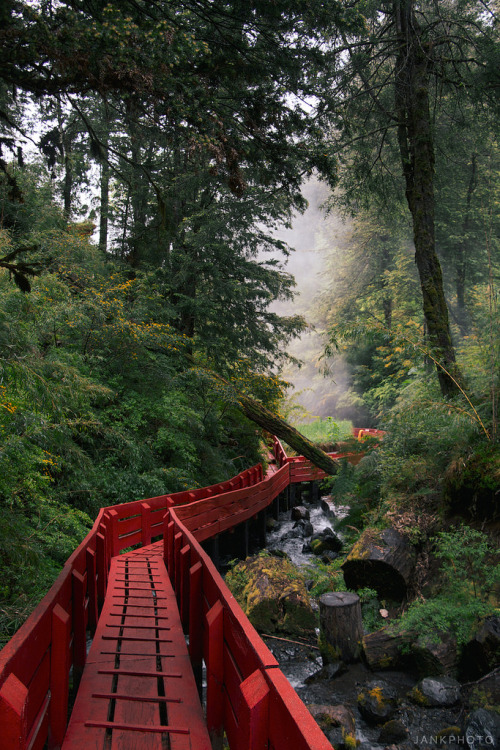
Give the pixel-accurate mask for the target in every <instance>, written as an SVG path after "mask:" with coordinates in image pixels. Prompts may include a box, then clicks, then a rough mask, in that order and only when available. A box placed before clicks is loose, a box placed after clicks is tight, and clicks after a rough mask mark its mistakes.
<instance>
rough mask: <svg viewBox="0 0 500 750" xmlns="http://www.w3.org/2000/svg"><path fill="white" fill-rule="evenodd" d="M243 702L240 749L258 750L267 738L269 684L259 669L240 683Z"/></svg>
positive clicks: (240, 723)
mask: <svg viewBox="0 0 500 750" xmlns="http://www.w3.org/2000/svg"><path fill="white" fill-rule="evenodd" d="M240 689H241V693H242V696H243V702H242V705H241V709H240V716H239V734H240V737H241V740H242V744H241V745H240V747H241V750H260V748H263V747H267V745H268V739H269V693H270V691H269V686H268V684H267V682H266V680H265V678H264V676H263V674H262V672H261V671H260V670H259V669H256V670H255V672H252V674H251V675H250V676H249V677H247V678H246V680H244V681H243V682H242V683H241V685H240Z"/></svg>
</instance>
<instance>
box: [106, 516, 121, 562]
mask: <svg viewBox="0 0 500 750" xmlns="http://www.w3.org/2000/svg"><path fill="white" fill-rule="evenodd" d="M108 517H109V520H110V523H111V530H110V531H111V546H110V551H111V557H116V556H117V555H119V554H120V537H119V534H118V513H117V512H116V510H113V509H112V508H111V509H110V510H108Z"/></svg>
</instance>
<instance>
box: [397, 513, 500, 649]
mask: <svg viewBox="0 0 500 750" xmlns="http://www.w3.org/2000/svg"><path fill="white" fill-rule="evenodd" d="M434 541H435V547H436V549H435V554H436V557H437V558H438V559H440V560H442V566H441V576H442V586H441V590H440V592H439V594H438V595H437V596H435V597H433V598H432V599H428V600H424V599H421V600H417V601H415V602H412V603H411V604H410V606H409V607H408V610H407V611H406V612H405V613H404V614H403V615H402V617H401V618H400V619H399V622H398V625H397V627H398V629H399V630H403V631H404V630H406V631H411V632H415V633H416V634H417V636H423V637H425V638H430V639H431V638H435V637H436V633H439V632H440V633H443V632H451V633H453V635H454V636H455V637H456V639H457V643H458V644H459V645H463V644H465V643H466V642H467V641H468V639H469V638H470V636H471V634H472V632H473V629H474V626H476V625H477V623H478V622H479V620H480V619H481V618H483V617H486V616H488V615H491V614H495V613H498V608H497V607H495V603H494V597H493V595H494V593H495V591H497V590H498V586H499V584H500V564H499V562H498V554H496V551H495V550H494V549H493V547H492V545H491V543H490V542H489V540H488V537H487V536H486V535H485V534H484V533H483V532H481V531H477V530H476V529H473V528H471V527H469V526H465V525H462V526H460V527H458V528H456V529H454V530H452V531H447V532H440V533H439V534H438V535H437V537H435V540H434Z"/></svg>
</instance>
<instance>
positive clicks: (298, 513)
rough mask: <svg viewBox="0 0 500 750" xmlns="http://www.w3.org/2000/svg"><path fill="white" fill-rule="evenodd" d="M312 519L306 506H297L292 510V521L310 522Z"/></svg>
mask: <svg viewBox="0 0 500 750" xmlns="http://www.w3.org/2000/svg"><path fill="white" fill-rule="evenodd" d="M310 517H311V514H310V513H309V511H308V509H307V508H306V507H305V506H304V505H296V506H295V508H292V521H308V520H309V519H310Z"/></svg>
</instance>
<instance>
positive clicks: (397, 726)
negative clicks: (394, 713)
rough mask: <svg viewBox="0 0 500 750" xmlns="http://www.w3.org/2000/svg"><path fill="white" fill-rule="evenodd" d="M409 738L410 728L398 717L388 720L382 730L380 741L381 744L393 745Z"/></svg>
mask: <svg viewBox="0 0 500 750" xmlns="http://www.w3.org/2000/svg"><path fill="white" fill-rule="evenodd" d="M406 739H408V730H407V728H406V727H405V725H404V724H403V723H402V722H401V721H399V720H398V719H391V720H390V721H387V722H386V723H385V724H384V725H383V727H382V729H381V730H380V734H379V738H378V741H379V742H380V744H381V745H392V744H397V743H398V742H404V740H406Z"/></svg>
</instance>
